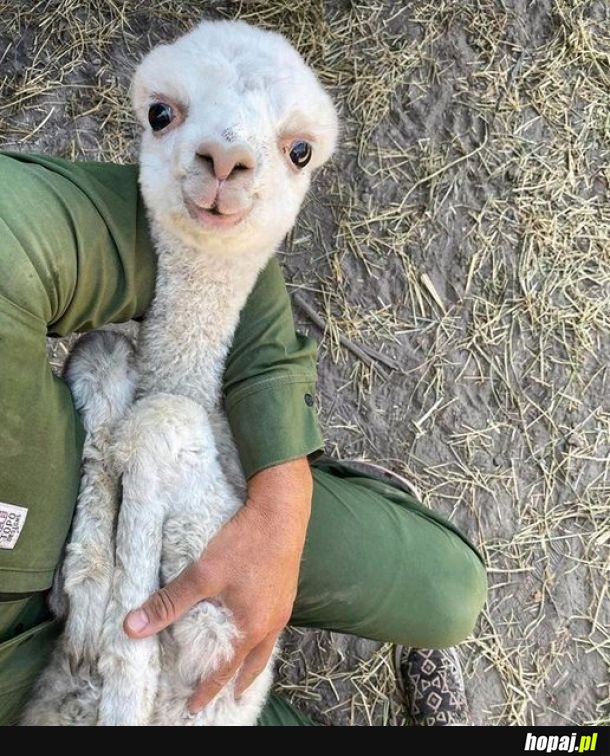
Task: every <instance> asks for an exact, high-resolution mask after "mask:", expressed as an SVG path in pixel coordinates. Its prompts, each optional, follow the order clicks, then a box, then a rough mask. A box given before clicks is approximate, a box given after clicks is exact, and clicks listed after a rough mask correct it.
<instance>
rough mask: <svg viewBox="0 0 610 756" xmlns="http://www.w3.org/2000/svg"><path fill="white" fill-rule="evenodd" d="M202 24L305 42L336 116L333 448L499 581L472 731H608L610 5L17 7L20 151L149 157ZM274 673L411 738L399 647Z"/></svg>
mask: <svg viewBox="0 0 610 756" xmlns="http://www.w3.org/2000/svg"><path fill="white" fill-rule="evenodd" d="M203 15H206V16H208V17H229V18H235V17H239V18H244V19H247V20H252V21H255V22H257V23H260V24H263V25H265V26H268V27H270V28H273V29H276V30H280V31H282V32H284V33H286V34H287V35H288V36H289V37H290V38H291V39H292V40H293V41H294V42H295V44H296V45H297V47H298V48H299V49H300V50H301V51H302V53H303V54H304V55H305V57H306V58H307V60H308V61H309V62H311V63H312V64H313V65H314V67H315V68H316V69H317V71H318V72H319V74H320V77H321V79H322V81H323V82H324V84H325V85H327V86H328V88H329V89H330V91H331V92H332V94H333V96H334V97H335V99H336V101H337V103H338V105H339V107H340V110H341V113H342V118H343V134H342V138H341V146H340V150H339V153H338V155H337V158H336V159H335V160H334V161H333V163H332V165H331V166H330V167H328V168H326V169H325V170H324V173H323V175H322V176H321V178H320V180H319V181H318V183H317V185H316V187H315V188H314V190H313V192H312V194H311V197H310V200H309V202H308V204H307V207H306V208H305V211H304V212H303V213H302V215H301V218H300V220H299V222H298V225H297V228H296V230H295V231H294V233H293V234H292V235H291V236H290V238H289V239H288V240H287V243H286V245H285V248H284V250H283V252H282V255H281V259H282V262H283V265H284V268H285V271H286V276H287V279H288V281H289V282H290V288H291V291H292V292H293V295H294V297H295V299H294V304H295V315H296V317H297V321H298V323H299V327H300V328H302V329H304V330H306V331H309V332H311V333H312V334H314V335H315V336H316V337H317V338H318V339H319V341H320V418H321V421H322V424H323V427H324V430H325V433H326V438H327V441H328V444H327V449H328V451H332V452H333V453H338V454H340V455H342V456H344V457H351V456H363V457H367V458H369V459H371V460H374V461H379V462H382V463H385V464H387V465H389V466H390V467H392V468H393V469H395V470H397V471H398V472H401V473H403V474H405V475H407V476H409V477H411V478H412V479H413V480H414V481H415V482H416V483H417V485H418V486H419V488H420V489H421V490H422V491H424V492H425V497H424V501H425V503H426V504H427V505H429V506H430V507H433V508H434V509H436V510H439V511H441V512H443V513H445V514H446V515H447V516H449V517H451V519H452V520H453V521H455V522H456V523H458V524H459V525H460V526H461V527H462V528H463V529H464V530H465V531H466V532H467V533H468V534H469V535H470V537H471V538H472V539H473V540H474V541H475V542H476V543H477V544H478V545H479V546H480V548H481V550H482V551H483V553H484V555H485V557H486V559H487V562H488V564H489V579H490V591H489V599H488V603H487V607H486V609H485V611H484V613H483V615H482V617H481V619H480V622H479V624H478V627H477V629H476V632H475V633H474V635H473V636H472V637H471V638H470V639H469V640H468V641H467V642H466V643H464V644H463V646H462V647H461V655H462V660H463V664H464V669H465V675H466V681H467V692H468V698H469V701H470V705H471V709H472V719H473V722H474V723H475V724H522V725H523V724H537V725H543V724H545V725H550V724H555V725H563V724H602V723H605V724H610V602H609V598H608V579H609V571H610V507H609V500H610V478H609V472H610V466H609V461H608V460H609V453H610V393H609V388H610V387H609V386H608V381H609V380H610V375H609V357H610V205H609V203H608V199H609V196H608V193H609V181H610V111H609V108H608V103H609V100H608V93H609V92H610V4H609V3H608V2H581V1H579V0H540V1H538V2H536V1H535V0H530V1H529V2H527V1H526V0H482V1H481V2H451V1H450V0H439V1H435V2H408V1H403V2H389V1H384V0H372V2H356V1H353V2H352V1H349V0H336V1H334V2H322V1H321V0H312V1H311V2H309V1H306V0H291V2H288V1H287V0H281V1H280V2H259V1H258V0H252V1H251V2H246V1H244V2H195V1H194V0H193V1H192V2H189V1H187V0H183V1H182V2H180V1H179V0H159V1H158V2H155V3H150V4H145V3H139V2H136V1H135V0H96V2H93V0H91V1H90V2H87V1H85V2H77V1H76V0H41V1H40V2H34V1H32V2H26V1H24V2H19V0H0V87H1V100H0V146H1V147H2V148H3V149H12V150H15V149H16V150H28V151H42V152H48V153H52V154H58V155H63V156H67V157H71V158H100V159H102V158H103V159H107V160H118V161H124V160H129V159H133V158H134V156H135V134H136V129H135V127H134V122H133V119H132V117H131V115H130V111H129V106H128V99H127V96H126V93H127V87H128V82H129V77H130V72H131V70H132V69H133V66H134V63H135V62H136V61H137V59H138V57H139V55H140V54H141V53H142V52H143V51H145V50H147V49H148V48H149V47H150V46H151V45H152V44H154V43H156V42H158V41H160V40H163V39H167V38H171V37H172V36H175V35H176V34H177V33H179V32H181V31H182V30H184V29H185V28H187V27H189V26H190V25H192V23H193V22H194V21H196V20H198V19H199V18H201V17H202V16H203ZM303 302H304V303H305V304H304V305H303V304H302V303H303ZM311 308H313V310H314V313H315V320H317V323H318V324H317V325H316V324H315V323H314V322H313V321H312V319H311V317H310V315H308V309H309V310H311ZM320 324H321V327H320ZM342 338H343V341H341V339H342ZM353 345H355V346H356V347H360V348H361V349H360V351H359V350H358V349H356V350H354V349H353ZM64 353H65V345H64V344H62V343H55V344H53V345H52V347H51V357H52V359H53V360H54V361H55V362H56V363H58V362H61V359H62V355H63V354H64ZM279 673H280V674H279V677H280V680H279V683H278V684H279V686H280V687H283V688H284V689H285V690H286V691H287V692H288V693H289V694H290V695H291V696H292V697H293V698H294V699H295V700H296V701H298V702H299V705H300V706H302V707H304V708H305V709H307V710H308V711H312V712H314V713H315V715H316V716H317V718H318V719H320V720H321V721H323V722H327V723H333V724H348V723H356V724H373V725H381V724H396V723H400V722H401V721H402V712H401V709H400V706H399V704H398V702H397V699H396V698H395V697H393V695H392V693H393V689H394V676H393V671H392V666H391V648H390V647H389V646H384V647H379V646H378V645H376V644H372V643H370V642H365V641H360V640H358V639H353V638H347V637H338V636H330V635H329V634H324V633H314V632H311V631H308V632H302V631H292V632H291V634H290V638H289V642H288V644H287V648H286V650H285V652H284V660H283V662H282V664H281V666H280V670H279Z"/></svg>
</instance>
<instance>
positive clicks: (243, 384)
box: [224, 259, 323, 477]
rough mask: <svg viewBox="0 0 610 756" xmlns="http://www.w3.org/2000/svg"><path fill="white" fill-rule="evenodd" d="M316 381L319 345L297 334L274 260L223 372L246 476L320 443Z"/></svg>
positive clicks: (253, 296)
mask: <svg viewBox="0 0 610 756" xmlns="http://www.w3.org/2000/svg"><path fill="white" fill-rule="evenodd" d="M315 383H316V344H315V342H314V341H313V340H312V339H309V338H306V337H305V336H302V335H301V334H298V333H296V332H295V328H294V321H293V318H292V310H291V307H290V299H289V297H288V292H287V291H286V286H285V284H284V279H283V278H282V273H281V271H280V266H279V264H278V262H277V260H275V259H274V260H272V261H271V262H270V263H269V265H268V266H267V268H266V269H265V270H264V271H263V272H262V273H261V274H260V276H259V278H258V281H257V283H256V287H255V288H254V290H253V291H252V294H251V295H250V298H249V299H248V301H247V303H246V305H245V307H244V309H243V311H242V314H241V318H240V322H239V326H238V328H237V331H236V333H235V340H234V342H233V348H232V350H231V353H230V354H229V359H228V360H227V365H226V369H225V376H224V390H225V396H226V409H227V415H228V417H229V422H230V423H231V428H232V430H233V435H234V436H235V439H236V441H237V445H238V448H239V455H240V459H241V462H242V466H243V468H244V471H245V473H246V475H247V476H248V477H250V476H251V475H253V474H254V473H255V472H258V471H259V470H263V469H264V468H266V467H271V466H272V465H276V464H279V463H280V462H286V461H288V460H290V459H296V458H298V457H304V456H306V455H308V454H312V453H313V452H316V451H317V450H319V449H321V448H322V446H323V441H322V437H321V435H320V431H319V428H318V422H317V415H316V411H315V406H314V396H315Z"/></svg>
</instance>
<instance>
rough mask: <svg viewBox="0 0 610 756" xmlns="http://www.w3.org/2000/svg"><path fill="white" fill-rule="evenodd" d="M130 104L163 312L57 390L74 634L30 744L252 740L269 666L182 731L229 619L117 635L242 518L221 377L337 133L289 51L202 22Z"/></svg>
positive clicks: (224, 651) (227, 26) (87, 348)
mask: <svg viewBox="0 0 610 756" xmlns="http://www.w3.org/2000/svg"><path fill="white" fill-rule="evenodd" d="M133 102H134V106H135V110H136V113H137V115H138V118H139V120H140V121H141V123H142V125H143V127H144V133H143V136H142V146H141V153H140V184H141V189H142V194H143V197H144V200H145V203H146V206H147V209H148V213H149V219H150V225H151V229H152V235H153V239H154V242H155V245H156V251H157V255H158V271H157V285H156V294H155V299H154V301H153V304H152V305H151V308H150V310H149V312H148V314H147V317H146V320H145V322H144V324H143V325H142V328H141V333H140V337H139V341H138V346H137V349H136V351H135V353H134V352H133V351H132V347H131V345H130V343H129V342H128V341H127V340H126V339H125V338H124V337H122V336H118V335H116V334H111V333H108V332H105V333H98V334H92V335H90V336H87V337H84V338H83V339H81V341H80V342H79V344H78V345H77V347H76V349H75V350H74V353H73V354H72V356H71V359H70V362H69V365H68V368H67V371H66V380H67V381H68V383H69V385H70V387H71V389H72V392H73V395H74V400H75V403H76V405H77V407H78V408H79V410H80V411H81V413H82V416H83V422H84V424H85V428H86V431H87V439H86V443H85V450H84V461H83V477H82V481H81V491H80V494H79V500H78V505H77V512H76V516H75V521H74V527H73V532H72V537H71V541H70V543H69V544H68V546H67V550H66V558H65V560H64V563H63V566H62V570H61V574H60V579H59V580H58V581H56V583H57V584H56V589H55V594H56V595H55V601H54V605H55V606H57V607H58V608H61V607H63V606H67V621H66V627H65V631H64V633H63V636H62V638H61V639H60V642H59V644H58V646H57V649H56V651H55V654H54V656H53V658H52V660H51V663H50V665H49V667H48V669H47V670H46V671H45V673H44V674H43V675H42V677H41V679H40V681H39V684H38V687H37V690H36V693H35V695H34V697H33V700H32V702H31V704H30V706H29V707H28V710H27V711H26V714H25V717H24V724H30V725H45V724H64V725H66V724H102V725H151V724H163V725H169V724H171V725H184V724H189V725H248V724H254V723H255V721H256V719H257V717H258V714H259V713H260V710H261V708H262V706H263V704H264V702H265V699H266V696H267V693H268V689H269V685H270V682H271V669H270V666H271V665H269V666H268V668H267V669H266V671H265V672H264V673H263V674H261V675H260V677H259V678H258V679H257V680H256V681H255V683H254V684H253V685H252V686H251V687H250V688H249V689H248V690H247V691H246V693H245V694H244V695H243V696H241V697H240V699H239V701H236V700H235V697H234V694H233V683H229V685H227V686H226V687H225V688H224V689H223V691H222V692H221V693H220V694H219V695H218V696H217V698H216V699H215V700H214V701H213V702H212V703H211V704H210V705H209V706H207V707H206V708H205V710H204V711H203V712H202V713H200V714H198V715H197V716H194V717H188V715H187V708H186V701H187V699H188V697H189V696H190V694H191V693H192V692H193V690H194V688H195V686H196V685H197V684H198V682H199V681H200V680H201V679H204V678H206V677H208V676H209V675H211V674H213V673H214V671H215V670H216V669H217V668H218V666H219V665H220V664H221V663H223V662H224V661H225V660H227V659H230V658H231V656H232V655H233V641H234V640H235V639H236V638H237V636H238V631H237V629H236V627H235V625H234V623H233V620H232V617H231V613H230V612H229V611H228V610H227V609H226V608H224V607H222V606H217V605H215V604H211V603H209V602H205V601H204V602H201V603H200V604H198V605H197V606H195V607H194V608H193V609H192V610H191V611H190V612H189V613H188V614H187V615H186V616H184V617H183V618H182V619H181V620H179V621H178V622H176V623H175V624H174V625H173V626H171V627H170V628H169V629H168V630H166V631H164V632H163V633H161V634H160V635H159V636H155V637H153V638H147V639H145V640H137V641H133V640H130V639H129V638H127V636H126V635H125V633H124V631H123V627H122V625H123V620H124V618H125V616H126V615H127V613H128V612H129V611H131V610H133V609H135V608H137V607H138V606H140V605H141V604H142V603H143V602H144V601H145V600H146V599H147V598H148V596H149V595H150V594H151V593H153V592H154V591H155V590H157V589H158V588H159V586H160V585H163V584H165V583H166V582H168V581H170V580H172V578H174V577H175V576H176V575H178V574H179V573H180V572H181V571H182V570H183V569H184V568H185V567H187V565H188V564H190V563H191V562H192V561H194V560H196V559H197V558H198V557H199V556H200V555H201V553H202V552H203V551H204V550H205V548H206V546H207V544H208V543H209V541H210V539H211V538H212V537H213V536H214V535H215V534H216V533H217V532H218V530H219V529H220V528H221V527H222V526H223V524H225V523H226V522H227V521H228V520H229V519H230V518H231V517H232V516H233V515H234V514H235V512H236V511H237V510H238V509H239V507H240V506H241V505H242V503H243V500H244V492H245V483H244V479H243V475H242V472H241V469H240V466H239V461H238V457H237V452H236V450H235V447H234V444H233V440H232V437H231V432H230V430H229V426H228V422H227V420H226V417H225V415H224V413H223V410H222V406H221V377H222V373H223V367H224V362H225V359H226V355H227V352H228V349H229V346H230V344H231V340H232V336H233V333H234V330H235V328H236V325H237V321H238V317H239V312H240V310H241V308H242V307H243V305H244V303H245V301H246V298H247V296H248V294H249V292H250V291H251V289H252V287H253V286H254V283H255V281H256V278H257V275H258V273H259V272H260V270H261V269H262V267H263V266H264V265H265V263H266V262H267V261H268V260H269V258H270V257H271V256H272V255H273V254H274V252H275V251H276V249H277V247H278V245H279V244H280V242H281V240H282V239H283V237H284V236H285V235H286V233H287V232H288V231H289V230H290V228H291V227H292V225H293V224H294V221H295V219H296V215H297V212H298V210H299V208H300V205H301V203H302V200H303V198H304V196H305V194H306V192H307V189H308V187H309V183H310V177H311V172H312V170H313V169H315V168H317V167H318V166H320V165H322V164H323V163H324V162H325V161H326V160H327V159H328V158H329V157H330V155H331V153H332V151H333V148H334V144H335V141H336V135H337V117H336V113H335V110H334V107H333V105H332V102H331V100H330V98H329V97H328V95H327V94H326V93H325V92H324V90H323V89H322V87H321V86H320V84H319V83H318V81H317V79H316V78H315V76H314V74H313V73H312V72H311V70H310V69H309V68H308V67H307V66H306V65H305V63H304V62H303V60H302V59H301V57H300V56H299V55H298V53H297V52H296V51H295V50H294V49H293V48H292V47H291V46H290V45H289V44H288V42H287V41H286V40H285V39H283V38H282V37H281V36H279V35H277V34H274V33H272V32H266V31H262V30H260V29H256V28H253V27H251V26H248V25H247V24H245V23H242V22H225V21H222V22H203V23H202V24H200V25H199V26H198V27H196V28H195V29H194V30H193V31H192V32H190V33H189V34H187V35H185V36H184V37H182V38H180V39H179V40H178V41H176V42H174V43H173V44H171V45H163V46H161V47H158V48H156V49H154V50H153V51H152V52H151V53H149V55H148V56H147V57H146V58H145V59H144V60H143V62H142V63H141V64H140V66H139V68H138V69H137V71H136V74H135V78H134V83H133ZM134 397H135V399H134ZM119 504H120V506H119Z"/></svg>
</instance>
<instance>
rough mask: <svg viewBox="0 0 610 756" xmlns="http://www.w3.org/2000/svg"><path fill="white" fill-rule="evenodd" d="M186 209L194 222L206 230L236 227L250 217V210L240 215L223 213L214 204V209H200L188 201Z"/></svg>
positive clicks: (239, 213)
mask: <svg viewBox="0 0 610 756" xmlns="http://www.w3.org/2000/svg"><path fill="white" fill-rule="evenodd" d="M185 204H186V208H187V210H188V213H189V215H190V216H191V218H192V219H193V220H194V221H197V223H198V224H199V225H201V226H204V227H206V228H214V229H217V228H229V227H231V226H236V225H237V224H238V223H241V221H242V220H243V219H244V218H245V217H246V215H248V212H249V208H248V209H246V210H244V211H242V212H238V213H223V212H221V211H220V210H219V209H218V205H217V204H216V203H214V204H213V205H212V207H209V208H207V207H199V205H196V204H195V203H194V202H192V201H188V200H187V201H186V203H185Z"/></svg>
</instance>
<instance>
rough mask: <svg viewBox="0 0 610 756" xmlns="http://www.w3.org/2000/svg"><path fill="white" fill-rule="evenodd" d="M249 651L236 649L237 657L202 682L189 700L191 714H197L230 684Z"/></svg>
mask: <svg viewBox="0 0 610 756" xmlns="http://www.w3.org/2000/svg"><path fill="white" fill-rule="evenodd" d="M247 652H248V649H243V651H242V650H241V649H239V648H236V649H235V656H234V657H233V658H232V659H231V660H230V661H229V662H227V663H226V664H224V665H222V666H221V667H219V668H218V669H217V670H216V672H214V674H213V675H211V676H210V677H208V678H207V679H205V680H202V681H201V684H200V685H199V687H198V688H197V690H196V691H195V692H194V693H193V695H192V696H191V697H190V698H189V701H188V708H189V711H190V713H191V714H197V713H198V712H200V711H201V710H202V709H203V707H204V706H207V705H208V704H209V703H210V701H212V700H213V699H214V698H216V696H217V695H218V694H219V693H220V691H221V690H222V689H223V688H224V686H225V685H226V684H227V683H228V682H230V681H231V680H232V679H233V677H234V676H235V674H236V673H237V670H238V669H239V667H240V665H241V664H242V662H243V661H244V659H245V657H246V654H247Z"/></svg>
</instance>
